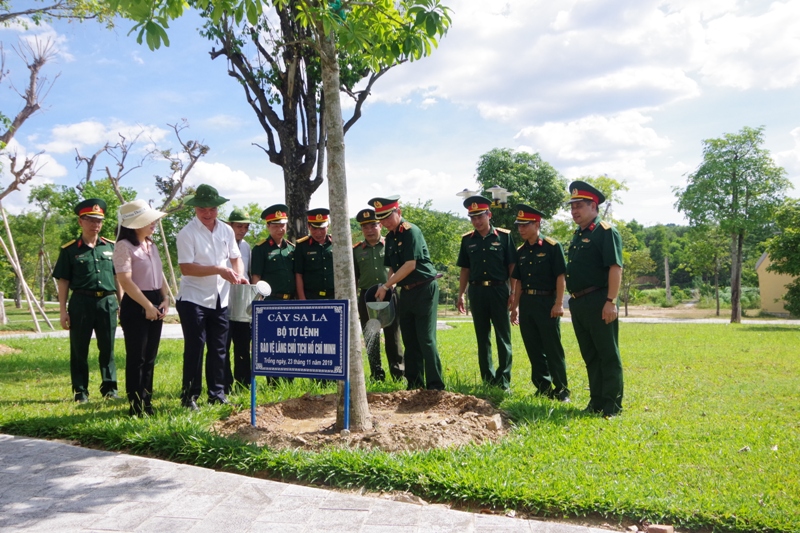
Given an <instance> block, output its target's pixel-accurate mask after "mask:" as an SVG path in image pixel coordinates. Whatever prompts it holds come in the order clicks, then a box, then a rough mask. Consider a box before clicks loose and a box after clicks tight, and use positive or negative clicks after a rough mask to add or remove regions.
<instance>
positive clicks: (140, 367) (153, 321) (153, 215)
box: [114, 200, 169, 416]
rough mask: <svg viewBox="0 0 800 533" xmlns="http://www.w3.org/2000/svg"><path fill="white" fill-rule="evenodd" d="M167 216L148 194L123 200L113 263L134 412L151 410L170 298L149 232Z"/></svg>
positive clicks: (127, 374)
mask: <svg viewBox="0 0 800 533" xmlns="http://www.w3.org/2000/svg"><path fill="white" fill-rule="evenodd" d="M163 216H166V213H162V212H161V211H156V210H155V209H153V208H151V207H150V205H149V204H148V203H147V202H145V201H144V200H134V201H132V202H127V203H125V204H122V205H121V206H120V208H119V212H118V215H117V217H118V219H119V234H118V237H117V244H116V246H115V247H114V269H115V271H116V276H117V281H118V282H119V285H120V287H122V290H123V291H124V293H125V296H124V297H123V298H122V302H121V303H120V312H119V322H120V325H121V326H122V332H123V334H124V336H125V352H126V361H125V389H126V392H127V394H128V403H129V404H130V411H129V414H130V415H131V416H142V415H152V414H153V406H152V403H151V399H152V395H153V369H154V367H155V363H156V355H158V345H159V342H160V341H161V326H162V324H163V318H164V316H165V315H166V314H167V310H168V309H169V299H168V298H167V287H166V285H165V284H164V283H163V279H164V275H163V266H162V264H161V257H160V256H159V255H158V249H157V248H156V246H155V244H154V243H153V240H152V239H151V237H150V236H151V235H152V234H153V232H154V231H155V228H156V224H157V223H158V220H159V219H160V218H161V217H163Z"/></svg>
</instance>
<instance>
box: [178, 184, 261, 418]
mask: <svg viewBox="0 0 800 533" xmlns="http://www.w3.org/2000/svg"><path fill="white" fill-rule="evenodd" d="M227 201H228V200H227V198H223V197H221V196H220V195H219V194H218V193H217V190H216V189H215V188H214V187H211V186H210V185H205V184H203V185H200V186H199V187H197V190H196V192H195V194H194V196H192V197H189V198H188V199H187V200H186V201H185V202H184V203H185V204H186V205H187V206H190V207H194V211H195V215H196V216H195V218H193V219H192V220H191V222H189V223H188V224H186V226H184V227H183V229H182V230H181V231H180V232H179V233H178V238H177V245H178V265H179V266H180V269H181V288H180V291H179V292H178V298H177V303H176V305H175V308H176V309H177V311H178V315H179V316H180V319H181V328H182V329H183V387H182V390H181V405H183V406H184V407H186V408H188V409H190V410H192V411H196V410H197V409H198V407H197V399H198V398H199V397H200V392H201V390H202V378H203V351H204V349H205V348H206V347H207V354H208V355H207V357H206V365H205V366H206V387H207V389H208V390H207V392H208V403H209V404H217V403H221V404H225V403H228V399H227V396H226V395H225V355H226V353H227V351H226V349H225V344H226V341H227V339H228V326H229V324H228V293H229V292H230V285H229V283H234V284H235V283H247V278H245V276H244V265H243V263H242V259H241V257H242V254H241V252H240V251H239V247H238V246H237V244H236V238H235V236H234V233H233V230H232V229H231V227H230V226H228V225H227V224H225V223H224V222H221V221H218V220H217V210H218V207H219V206H220V205H222V204H224V203H225V202H227ZM228 261H230V266H228V264H229V263H228ZM226 282H227V283H226Z"/></svg>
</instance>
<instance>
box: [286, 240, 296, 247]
mask: <svg viewBox="0 0 800 533" xmlns="http://www.w3.org/2000/svg"><path fill="white" fill-rule="evenodd" d="M285 240H286V242H287V243H288V244H289V246H296V245H297V243H296V242H292V241H290V240H289V239H285Z"/></svg>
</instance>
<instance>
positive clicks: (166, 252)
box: [158, 218, 178, 304]
mask: <svg viewBox="0 0 800 533" xmlns="http://www.w3.org/2000/svg"><path fill="white" fill-rule="evenodd" d="M158 231H160V232H161V244H163V245H164V246H163V248H164V257H165V258H166V259H167V265H169V279H170V282H171V285H172V290H171V291H170V293H174V294H178V281H177V280H176V279H175V267H173V266H172V256H170V253H169V246H167V234H166V233H164V225H163V224H162V223H161V219H160V218H159V219H158ZM172 303H173V304H174V303H175V302H174V301H173V302H172Z"/></svg>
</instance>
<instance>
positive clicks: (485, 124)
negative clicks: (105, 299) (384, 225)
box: [0, 0, 800, 225]
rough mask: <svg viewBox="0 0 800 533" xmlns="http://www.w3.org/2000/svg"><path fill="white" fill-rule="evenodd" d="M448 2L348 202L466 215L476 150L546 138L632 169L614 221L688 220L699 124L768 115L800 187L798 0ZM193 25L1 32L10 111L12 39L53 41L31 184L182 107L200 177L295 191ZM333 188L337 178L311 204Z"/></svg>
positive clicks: (257, 194) (4, 105)
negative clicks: (384, 202) (150, 42)
mask: <svg viewBox="0 0 800 533" xmlns="http://www.w3.org/2000/svg"><path fill="white" fill-rule="evenodd" d="M445 3H446V4H447V5H449V6H451V7H452V9H453V26H452V29H451V31H450V33H449V35H448V36H447V37H446V38H445V39H444V40H443V41H442V42H441V44H440V47H439V49H438V50H437V51H436V52H435V53H434V54H433V55H432V56H431V57H430V58H426V59H424V60H421V61H418V62H414V63H410V64H405V65H402V66H400V67H397V68H395V69H393V70H392V71H390V72H389V73H388V74H387V75H385V76H384V77H383V78H382V79H381V80H379V81H378V83H377V84H376V85H375V87H374V90H373V94H372V96H370V98H369V100H368V101H367V102H368V103H367V105H366V106H365V110H364V115H363V117H362V118H361V119H360V120H359V122H358V123H357V124H356V125H355V126H354V127H353V128H352V129H351V130H350V132H349V133H348V134H347V138H346V142H347V148H346V150H347V174H348V192H349V199H350V213H351V215H355V213H356V212H357V211H358V209H360V208H362V207H364V205H365V202H366V200H368V199H369V198H371V197H373V196H377V195H386V194H400V195H401V196H402V199H403V200H404V201H410V202H414V201H416V200H417V199H421V200H427V199H430V200H432V202H433V207H434V208H435V209H439V210H444V211H453V212H456V213H461V212H463V208H462V207H461V203H460V202H461V200H460V199H459V198H458V197H457V196H456V193H457V192H458V191H460V190H462V189H464V188H474V186H475V183H474V178H473V176H474V174H475V167H476V163H477V161H478V159H479V157H480V156H481V155H482V154H484V153H485V152H487V151H488V150H491V149H492V148H512V149H517V150H527V151H534V152H539V153H540V155H541V156H542V157H543V158H544V159H545V160H546V161H548V162H550V163H551V164H552V165H553V166H555V167H556V169H558V170H559V171H560V172H561V173H562V174H563V175H564V176H565V177H567V178H568V179H573V178H577V177H579V176H581V175H596V174H603V173H605V174H608V175H609V176H612V177H615V178H617V179H620V180H624V181H625V182H626V184H627V185H628V186H629V187H630V191H628V192H626V193H624V194H623V195H622V197H621V199H622V202H623V203H622V204H621V205H617V206H616V207H615V209H614V215H615V217H617V218H620V219H624V220H630V219H634V218H635V219H636V220H638V221H639V222H641V223H643V224H645V225H651V224H656V223H659V222H661V223H669V222H675V223H684V222H685V221H684V219H683V217H682V215H681V214H680V213H678V212H676V211H675V209H674V207H673V204H674V203H675V198H674V195H673V193H672V188H673V187H675V186H682V185H684V184H685V180H686V178H685V174H686V173H687V172H691V171H692V170H693V169H694V168H696V167H697V165H698V164H699V163H700V161H701V158H702V145H701V141H702V139H706V138H712V137H720V136H722V135H723V134H724V133H735V132H737V131H739V130H740V129H741V128H742V127H743V126H752V127H756V126H764V127H765V137H766V146H765V147H766V148H767V149H769V150H770V151H771V152H772V155H773V157H774V159H775V160H776V162H777V163H778V164H780V165H781V166H783V167H784V168H785V169H786V170H787V175H788V177H789V178H790V179H791V181H792V182H793V183H794V185H795V187H796V189H794V190H793V191H791V192H790V194H791V195H792V196H795V197H796V196H800V91H799V90H798V87H799V86H800V2H797V1H794V2H792V1H775V2H760V1H734V0H679V1H651V0H616V1H602V0H580V1H579V0H571V1H556V2H543V1H538V0H537V1H534V0H513V1H507V2H503V1H488V2H477V1H475V0H469V1H468V0H451V1H449V2H445ZM17 5H24V3H17ZM199 25H200V22H199V19H198V18H197V17H195V16H189V17H186V18H184V19H182V20H180V21H177V22H175V23H174V24H173V27H172V28H171V30H170V38H171V41H172V44H171V46H170V47H169V48H166V49H165V48H162V49H161V50H158V51H155V52H151V51H150V50H149V49H147V47H145V46H140V45H137V44H136V42H135V40H134V38H133V37H132V36H128V35H127V31H128V29H129V28H130V24H129V23H126V22H124V21H123V22H120V23H119V24H118V26H117V28H116V29H115V30H111V31H109V30H107V29H105V28H104V27H102V26H101V25H98V24H95V23H83V24H75V23H71V24H70V23H62V22H56V23H52V24H46V25H43V26H41V27H31V28H29V29H28V30H24V29H23V28H22V27H20V26H18V25H13V26H11V27H9V28H3V29H0V38H2V42H3V45H4V49H5V55H6V69H7V70H8V74H7V75H6V77H5V79H4V82H3V85H2V87H0V109H2V110H3V112H4V113H5V114H6V115H13V114H15V113H16V112H17V110H18V109H19V108H20V107H21V105H22V100H21V98H20V97H19V96H18V94H17V93H16V92H15V91H16V90H21V89H22V88H23V87H24V83H25V81H24V79H26V78H27V70H26V69H25V67H24V64H23V63H22V62H21V60H20V59H19V57H18V55H17V54H16V53H15V51H14V50H13V49H12V46H17V48H19V45H18V43H19V40H20V39H26V40H30V39H32V38H34V37H37V38H38V39H40V40H42V39H50V40H51V42H52V43H53V44H54V46H55V48H56V50H57V55H56V57H55V59H54V60H53V61H51V62H50V63H49V64H48V65H47V66H46V67H45V69H44V73H45V75H46V77H47V79H48V80H49V82H52V87H50V88H49V91H48V92H47V94H46V97H45V99H44V102H43V109H42V111H40V112H39V113H37V114H36V115H34V116H33V117H32V118H30V119H29V120H28V122H27V123H26V124H25V125H24V126H23V128H22V130H21V131H20V132H19V133H18V134H17V136H16V139H15V141H14V142H13V143H12V145H11V146H9V149H10V150H14V151H16V152H17V153H18V154H33V153H40V152H42V155H40V156H39V157H40V164H43V165H44V166H43V167H42V169H41V171H40V173H39V175H38V177H37V178H36V180H35V182H34V183H43V182H54V183H57V184H64V185H70V186H74V185H75V184H76V183H78V181H79V180H80V179H81V177H82V176H83V175H84V172H85V171H84V169H83V168H80V169H78V168H76V164H75V154H76V149H77V150H78V151H80V153H81V154H83V155H86V154H91V153H93V152H95V151H96V150H98V149H99V148H100V147H102V146H103V144H104V143H105V142H107V141H111V142H116V140H117V134H118V133H119V132H122V133H123V134H125V135H126V136H128V137H129V138H130V137H132V136H134V135H136V134H137V133H139V132H143V133H142V134H141V136H140V138H139V139H140V141H139V143H138V144H137V147H138V148H139V149H142V150H144V149H145V148H146V147H147V146H148V145H149V144H150V142H151V141H152V142H153V143H155V145H156V146H158V147H159V148H168V147H171V148H173V149H174V148H175V146H176V142H175V139H174V135H172V132H171V131H170V129H169V127H168V126H167V124H175V123H178V122H179V121H180V120H181V119H184V118H185V119H187V120H188V123H189V125H190V128H189V129H188V130H185V132H184V138H185V139H186V138H191V139H198V140H201V141H203V142H204V143H206V144H208V145H209V146H210V147H211V151H210V153H209V154H208V156H206V157H205V158H203V160H202V161H201V163H199V164H198V165H197V167H196V169H195V171H194V172H193V173H192V175H191V176H190V178H189V180H188V181H189V183H190V184H195V185H196V184H198V183H210V184H212V185H214V186H215V187H217V188H218V189H219V191H220V193H221V194H223V195H224V196H226V197H228V198H230V199H231V200H232V203H233V204H236V205H244V204H245V203H249V202H253V201H255V202H258V203H259V204H260V205H261V206H263V207H266V206H267V205H270V204H273V203H277V202H280V201H282V200H283V178H282V175H281V173H280V171H279V169H278V167H276V166H274V165H272V164H271V163H269V161H268V160H267V158H266V156H265V154H264V153H263V152H262V151H261V150H260V149H259V148H257V147H255V146H253V143H259V144H262V145H263V144H265V143H266V135H265V134H264V132H263V131H262V130H261V129H260V126H259V125H258V123H257V121H256V119H255V115H254V114H253V112H252V111H251V110H250V108H249V107H248V106H247V104H246V102H245V100H244V97H243V92H242V90H241V88H240V87H239V86H238V85H237V84H236V82H235V81H234V80H233V79H232V78H230V77H229V76H227V74H226V66H225V63H224V61H223V60H222V59H217V60H214V61H212V60H211V59H210V57H209V53H208V52H209V51H210V49H211V45H212V43H210V42H209V41H206V40H205V39H203V38H202V37H200V36H199V35H198V33H197V31H196V29H197V27H199ZM56 76H57V77H56ZM12 84H13V85H12ZM349 111H350V109H348V108H347V107H346V108H345V113H349ZM348 116H349V115H348ZM112 163H113V162H112V161H111V160H110V159H103V160H101V161H100V164H99V165H102V166H105V165H110V164H112ZM4 166H6V167H7V163H5V164H4ZM165 173H167V166H166V164H165V163H164V162H163V161H152V162H150V163H148V164H146V165H145V166H143V167H142V168H140V169H137V170H135V171H133V172H132V173H131V174H130V175H129V176H127V177H126V178H125V181H124V184H126V185H127V186H131V187H134V188H136V189H137V191H138V192H139V194H140V197H141V198H145V199H154V198H156V196H157V194H156V192H155V190H154V186H153V175H154V174H161V175H163V174H165ZM7 182H8V178H7V177H4V178H3V183H4V184H5V183H7ZM26 198H27V190H24V191H22V192H15V193H12V194H11V195H10V196H9V197H8V198H6V199H5V200H4V205H5V206H6V208H7V209H9V210H10V211H12V212H19V211H20V210H22V209H25V208H27V205H26ZM327 201H328V200H327V184H324V185H323V186H322V187H321V188H320V189H319V190H318V192H317V193H316V194H315V195H314V197H313V198H312V200H311V205H312V207H318V206H325V205H327Z"/></svg>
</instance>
